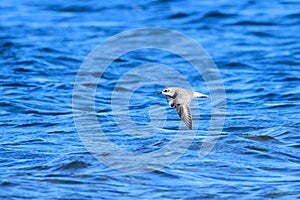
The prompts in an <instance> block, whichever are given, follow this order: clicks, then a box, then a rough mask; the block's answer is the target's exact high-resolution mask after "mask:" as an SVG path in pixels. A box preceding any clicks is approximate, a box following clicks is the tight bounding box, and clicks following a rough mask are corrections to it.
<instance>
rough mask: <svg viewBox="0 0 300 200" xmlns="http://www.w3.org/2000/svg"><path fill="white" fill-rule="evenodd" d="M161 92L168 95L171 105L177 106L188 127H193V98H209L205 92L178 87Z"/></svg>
mask: <svg viewBox="0 0 300 200" xmlns="http://www.w3.org/2000/svg"><path fill="white" fill-rule="evenodd" d="M159 94H164V95H166V98H167V101H168V103H169V105H170V106H171V107H174V106H175V108H176V111H177V113H178V115H179V117H180V118H181V120H182V121H183V122H184V124H185V125H186V126H187V127H188V129H192V115H191V109H190V103H191V101H192V99H193V98H208V96H207V95H205V94H201V93H199V92H194V91H191V90H187V89H184V88H178V87H174V88H165V89H163V91H161V92H159Z"/></svg>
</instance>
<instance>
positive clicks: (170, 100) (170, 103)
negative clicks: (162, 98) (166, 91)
mask: <svg viewBox="0 0 300 200" xmlns="http://www.w3.org/2000/svg"><path fill="white" fill-rule="evenodd" d="M166 99H167V101H168V104H169V105H170V106H171V107H173V106H174V102H173V98H172V97H171V96H169V95H166Z"/></svg>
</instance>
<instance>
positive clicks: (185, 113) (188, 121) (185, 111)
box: [175, 104, 192, 129]
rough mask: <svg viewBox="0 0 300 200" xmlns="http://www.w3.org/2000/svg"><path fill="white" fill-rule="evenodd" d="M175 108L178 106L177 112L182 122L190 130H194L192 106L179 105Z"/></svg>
mask: <svg viewBox="0 0 300 200" xmlns="http://www.w3.org/2000/svg"><path fill="white" fill-rule="evenodd" d="M175 106H176V111H177V113H178V115H179V116H180V118H181V120H182V121H183V122H184V124H185V125H186V126H187V127H188V128H189V129H192V115H191V110H190V106H189V105H181V104H177V105H175Z"/></svg>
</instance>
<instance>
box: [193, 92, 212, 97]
mask: <svg viewBox="0 0 300 200" xmlns="http://www.w3.org/2000/svg"><path fill="white" fill-rule="evenodd" d="M193 97H194V98H208V96H207V95H205V94H201V93H199V92H194V95H193Z"/></svg>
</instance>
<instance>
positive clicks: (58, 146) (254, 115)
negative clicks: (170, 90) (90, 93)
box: [0, 0, 300, 200]
mask: <svg viewBox="0 0 300 200" xmlns="http://www.w3.org/2000/svg"><path fill="white" fill-rule="evenodd" d="M144 27H158V28H165V29H168V30H174V31H177V32H179V33H181V34H184V35H186V36H188V37H190V38H192V39H193V40H195V41H196V42H197V43H199V45H201V46H202V47H203V48H204V49H205V50H206V52H207V53H208V54H209V55H210V57H211V58H212V60H213V61H214V62H215V64H216V66H217V68H218V70H219V74H220V76H221V78H222V81H223V83H224V88H225V92H226V97H225V98H226V116H225V119H224V120H225V121H224V126H223V128H222V131H221V132H220V133H221V135H220V137H219V138H218V140H217V141H216V144H215V146H214V148H213V149H212V150H211V151H210V152H209V154H208V155H206V156H205V157H199V153H200V147H201V145H202V143H203V140H204V138H205V137H206V135H207V134H208V131H207V130H208V124H209V121H210V119H211V116H212V109H213V104H212V103H211V98H209V99H199V100H194V101H193V104H192V113H193V118H194V121H195V123H196V121H197V123H198V125H197V126H196V124H195V127H196V128H194V129H196V131H195V130H194V131H193V132H195V135H194V136H193V138H192V139H193V140H192V142H191V143H187V142H186V140H185V139H184V138H185V136H186V133H190V132H188V131H187V129H186V128H185V127H184V126H180V123H181V121H180V119H179V117H178V115H177V113H176V111H175V109H173V108H170V107H169V105H168V104H167V102H166V100H165V98H164V97H163V96H160V95H156V93H157V92H160V91H161V90H162V89H163V86H164V85H163V84H155V82H148V80H150V79H151V78H157V77H160V80H161V79H164V78H166V79H168V81H170V80H171V83H173V84H174V85H178V84H179V83H181V82H180V81H187V82H188V83H189V84H190V85H191V86H192V87H193V88H194V89H195V90H197V91H198V92H202V93H204V94H208V95H209V94H210V93H211V91H209V89H208V87H207V86H206V83H205V81H204V79H203V78H202V77H201V76H200V75H199V74H195V71H193V70H190V69H191V66H190V64H189V63H187V61H186V60H184V59H182V58H180V57H178V55H174V54H172V52H166V51H161V50H159V49H139V50H136V51H132V52H128V53H127V54H125V55H122V56H121V57H119V58H118V59H116V60H115V61H114V62H113V63H111V65H110V66H109V67H108V68H107V69H106V70H105V71H101V70H100V69H101V67H100V66H99V72H97V73H94V74H92V75H91V77H96V78H99V84H98V85H97V84H96V90H95V91H96V92H95V109H94V110H95V113H97V114H96V116H97V120H98V123H91V124H86V127H88V128H89V129H92V130H93V131H94V134H95V135H97V134H98V132H99V131H98V130H99V127H100V128H101V130H102V133H104V134H106V136H107V138H108V139H109V140H110V141H111V143H112V144H114V146H115V147H118V148H119V149H122V150H126V151H127V152H131V153H135V154H134V155H141V157H139V158H144V159H143V164H144V165H143V166H147V164H148V163H150V160H147V157H143V155H148V154H149V153H150V154H151V153H155V152H159V150H161V149H164V147H167V146H168V145H171V144H172V141H173V140H174V139H176V136H181V137H183V140H182V142H181V145H183V146H184V145H187V146H186V149H185V151H184V152H182V155H180V156H179V157H178V158H177V159H176V160H174V162H171V163H169V164H168V165H166V166H163V167H161V168H155V169H153V170H151V168H150V170H148V171H146V172H138V169H139V167H140V166H141V165H140V162H141V160H134V159H132V157H130V156H128V157H126V156H121V157H120V160H116V159H115V157H114V159H113V160H110V161H111V163H110V164H107V163H105V162H102V161H101V160H99V159H97V157H96V156H95V155H96V154H97V153H98V152H91V151H90V149H89V148H88V147H87V145H86V143H85V142H84V141H83V140H84V139H86V138H84V137H82V135H80V133H79V131H78V126H76V123H75V120H74V117H75V116H76V110H75V111H74V107H73V104H72V103H73V102H74V97H76V96H74V94H73V91H74V85H76V84H75V82H76V77H77V73H78V71H79V69H80V67H81V66H82V63H83V62H84V60H85V59H86V58H87V56H88V55H89V53H90V52H91V51H92V50H93V49H94V48H95V47H96V46H97V45H99V44H101V43H102V42H103V41H105V40H106V39H108V38H110V37H112V36H114V35H116V34H119V33H121V32H123V31H128V30H134V29H136V28H144ZM299 33H300V1H298V0H274V1H259V0H245V1H231V0H220V1H208V0H204V1H193V0H192V1H183V0H178V1H176V0H175V1H168V0H157V1H147V0H146V1H129V0H124V1H121V0H117V1H96V0H91V1H84V0H74V1H58V0H51V1H37V0H36V1H35V0H16V1H10V0H1V2H0V55H1V59H0V94H1V98H0V105H1V106H0V199H80V200H84V199H205V198H207V199H270V198H275V199H300V34H299ZM135 37H136V36H135V35H134V34H131V35H129V36H128V39H129V40H130V39H135ZM156 37H157V38H159V39H161V40H162V41H163V40H165V41H168V42H170V40H172V38H169V37H167V36H166V35H160V34H159V33H157V35H156ZM141 42H143V41H141ZM173 42H174V45H175V46H176V45H177V42H178V41H177V40H174V41H173ZM116 46H118V45H116ZM116 46H114V48H116ZM122 48H123V47H122V46H121V47H120V49H122ZM109 51H110V49H107V52H109ZM105 52H106V51H105ZM99 56H101V55H99ZM149 63H159V64H161V65H162V66H161V68H159V67H158V68H157V65H156V68H155V67H152V68H151V66H150V67H149V66H148V67H147V64H149ZM138 66H142V67H140V68H137V67H138ZM163 66H169V68H172V69H174V70H175V71H177V72H178V73H179V74H180V75H182V77H183V79H184V80H181V79H180V78H179V75H178V74H176V73H165V72H164V71H163V70H160V69H164V68H163ZM143 67H144V68H143ZM134 69H139V70H138V71H136V72H135V71H131V70H134ZM100 76H101V79H100ZM122 77H123V78H124V77H125V78H126V79H122ZM145 77H148V78H149V79H148V78H145ZM120 79H122V80H124V83H123V84H121V85H119V86H118V83H119V80H120ZM97 80H98V79H97ZM135 85H141V86H140V87H139V88H137V89H136V90H134V91H132V87H133V86H135ZM92 86H95V85H93V84H86V85H85V87H86V89H87V90H88V89H89V88H91V87H92ZM117 86H118V87H117ZM116 88H117V89H116ZM83 89H84V87H83ZM114 89H115V90H116V91H117V93H116V94H118V95H119V96H117V97H116V98H117V100H119V102H122V101H120V99H121V100H122V99H123V98H124V99H126V102H125V100H124V102H123V103H124V110H121V111H120V112H118V111H117V112H116V113H115V114H116V116H117V117H118V118H114V117H113V115H112V114H113V113H112V109H111V102H112V95H113V93H112V91H114ZM130 92H131V93H130ZM128 95H130V96H128ZM78 96H80V95H78ZM85 97H86V96H80V98H82V100H83V102H84V98H85ZM120 97H121V98H120ZM86 98H87V97H86ZM118 98H119V99H118ZM87 99H88V98H87ZM122 105H123V104H122ZM197 106H198V107H197ZM119 107H121V106H119ZM83 109H84V108H83ZM126 109H127V110H126ZM224 109H225V108H224ZM125 111H126V113H127V114H128V113H129V115H130V117H129V118H130V119H131V122H133V123H123V124H121V125H120V126H118V125H116V123H115V120H119V122H120V123H121V122H122V120H123V119H125V118H123V117H124V116H125V114H124V113H125ZM74 113H75V114H74ZM197 113H198V114H197ZM77 117H78V116H77ZM79 117H80V116H79ZM81 117H83V118H84V116H81ZM125 122H126V121H125ZM152 122H155V123H154V125H153V126H148V125H149V124H151V123H152ZM93 124H99V127H96V126H95V127H94V126H93ZM157 125H160V126H161V129H159V130H158V128H157ZM136 126H137V127H138V128H136ZM151 127H152V128H151ZM197 129H198V130H199V131H197ZM157 130H158V132H157ZM124 131H125V132H126V133H124ZM131 133H136V134H139V133H141V134H142V135H138V136H139V137H137V135H131ZM156 133H157V134H156ZM143 134H146V136H147V137H144V135H143ZM98 135H99V134H98ZM186 137H187V138H188V136H186ZM91 140H93V139H91ZM93 145H96V146H97V148H100V150H101V151H102V150H103V149H104V150H106V151H107V152H106V153H103V152H102V154H101V156H102V157H104V158H108V159H110V155H111V154H113V153H114V152H109V149H108V147H107V146H105V145H103V143H101V141H94V143H93ZM173 150H174V148H173V149H171V150H170V151H171V152H169V154H170V155H172V153H173V152H172V151H173ZM175 150H176V149H175ZM175 150H174V151H175ZM130 155H131V154H130ZM170 155H168V154H162V155H161V156H160V157H156V159H155V161H156V162H158V163H159V162H163V161H165V160H167V159H168V158H169V156H170ZM127 159H128V161H130V162H127V163H126V160H127ZM127 164H131V166H129V167H131V169H132V165H136V169H137V171H136V172H134V170H133V171H131V172H133V173H131V172H130V173H129V172H128V171H127V170H128V169H129V168H128V166H127ZM115 166H117V167H115ZM119 169H121V170H119ZM133 169H134V168H133Z"/></svg>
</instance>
